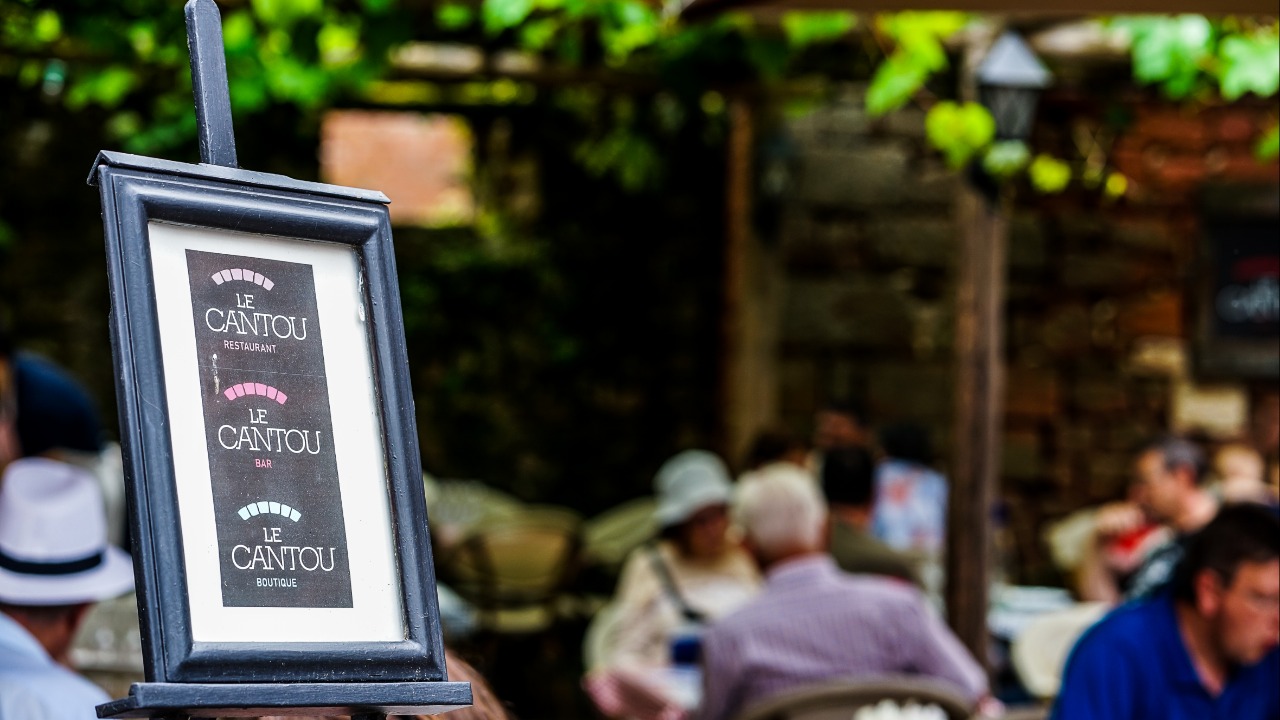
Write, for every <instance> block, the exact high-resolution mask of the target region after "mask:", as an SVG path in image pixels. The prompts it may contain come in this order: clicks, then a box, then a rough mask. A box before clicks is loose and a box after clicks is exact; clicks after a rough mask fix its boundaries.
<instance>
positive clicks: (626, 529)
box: [582, 497, 659, 571]
mask: <svg viewBox="0 0 1280 720" xmlns="http://www.w3.org/2000/svg"><path fill="white" fill-rule="evenodd" d="M657 506H658V501H657V499H655V498H653V497H641V498H635V499H633V500H628V501H627V502H624V503H622V504H621V505H618V506H616V507H612V508H610V509H608V510H605V511H604V512H602V513H600V514H599V515H597V516H595V517H593V518H591V519H589V520H587V521H586V523H584V525H583V528H582V535H583V555H584V557H585V559H586V560H587V562H591V563H595V564H597V565H600V566H602V567H605V568H608V569H611V570H614V571H616V570H618V569H619V568H621V567H622V563H623V562H624V561H625V560H626V559H627V556H628V555H629V554H630V553H631V551H632V550H634V549H636V548H637V547H640V546H641V545H643V544H644V543H645V542H646V541H648V540H650V539H652V538H653V537H655V536H656V535H657V534H658V529H659V528H658V520H657V518H655V517H654V515H653V513H654V510H655V509H656V508H657Z"/></svg>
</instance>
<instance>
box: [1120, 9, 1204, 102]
mask: <svg viewBox="0 0 1280 720" xmlns="http://www.w3.org/2000/svg"><path fill="white" fill-rule="evenodd" d="M1115 26H1116V27H1117V28H1118V29H1120V30H1121V31H1122V32H1124V33H1125V34H1126V35H1128V36H1129V38H1130V41H1131V42H1132V48H1133V50H1132V53H1133V75H1134V77H1135V78H1137V79H1138V81H1139V82H1142V83H1146V84H1158V85H1160V86H1161V87H1162V88H1163V89H1164V91H1165V93H1166V94H1168V95H1169V97H1172V98H1175V99H1179V98H1184V97H1186V96H1188V95H1190V94H1191V93H1192V91H1194V90H1196V89H1197V87H1198V86H1199V85H1200V83H1201V71H1202V70H1203V69H1204V68H1206V67H1208V61H1209V58H1210V57H1211V56H1212V53H1213V48H1212V45H1213V42H1214V40H1215V37H1216V33H1215V32H1214V27H1213V25H1212V24H1211V23H1210V22H1209V20H1208V19H1207V18H1205V17H1204V16H1202V15H1178V16H1176V17H1158V16H1149V17H1131V18H1120V19H1117V20H1116V21H1115Z"/></svg>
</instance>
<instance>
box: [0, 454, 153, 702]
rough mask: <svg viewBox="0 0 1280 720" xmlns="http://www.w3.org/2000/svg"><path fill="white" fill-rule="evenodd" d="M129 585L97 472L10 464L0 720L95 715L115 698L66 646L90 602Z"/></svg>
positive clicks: (0, 541)
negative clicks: (84, 672)
mask: <svg viewBox="0 0 1280 720" xmlns="http://www.w3.org/2000/svg"><path fill="white" fill-rule="evenodd" d="M132 588H133V565H132V563H131V561H130V559H129V556H128V555H127V554H125V553H124V552H123V551H121V550H119V549H118V548H116V547H114V546H111V545H109V544H108V542H107V524H106V517H105V515H104V512H103V502H102V493H101V490H100V489H99V487H98V484H97V482H96V481H95V480H94V478H93V476H92V475H90V474H88V473H87V472H85V471H84V470H81V469H80V468H78V467H76V466H74V465H68V464H66V463H61V462H57V461H55V460H49V459H45V458H25V459H21V460H15V461H14V462H12V463H10V464H9V465H8V467H6V468H5V470H4V475H3V478H2V479H0V720H10V718H21V720H63V719H64V718H65V719H68V720H70V719H74V718H86V719H87V718H95V717H97V715H96V712H95V710H94V708H95V706H97V705H99V704H101V703H103V702H106V701H107V700H109V698H108V697H107V696H106V693H104V692H103V691H102V690H101V689H99V688H98V687H97V686H95V685H94V684H92V683H90V682H89V681H88V680H85V679H84V678H81V677H80V676H78V675H76V674H75V673H74V672H72V671H71V670H69V669H67V667H65V663H66V662H67V655H68V652H69V651H70V649H71V644H72V641H73V640H74V638H75V635H76V631H77V630H78V629H79V628H80V624H81V622H82V621H83V620H84V617H85V615H86V614H87V613H88V611H89V608H91V607H92V606H93V604H94V603H96V602H98V601H99V600H105V599H108V598H111V597H115V596H117V595H122V594H124V593H126V592H128V591H129V590H131V589H132Z"/></svg>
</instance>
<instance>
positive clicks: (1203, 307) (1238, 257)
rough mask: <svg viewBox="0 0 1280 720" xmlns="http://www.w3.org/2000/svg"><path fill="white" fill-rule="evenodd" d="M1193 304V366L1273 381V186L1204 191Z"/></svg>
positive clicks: (1277, 193)
mask: <svg viewBox="0 0 1280 720" xmlns="http://www.w3.org/2000/svg"><path fill="white" fill-rule="evenodd" d="M1203 226H1204V232H1203V235H1202V238H1201V245H1200V253H1199V259H1198V267H1197V270H1196V273H1195V278H1194V283H1195V288H1194V290H1193V292H1194V297H1195V298H1196V302H1195V322H1194V327H1195V366H1196V370H1197V372H1198V373H1199V374H1201V375H1204V376H1208V377H1222V378H1258V379H1273V380H1274V379H1276V378H1280V255H1278V254H1277V246H1276V237H1277V234H1278V233H1280V188H1277V187H1276V186H1274V185H1270V186H1262V187H1236V188H1218V189H1215V190H1213V191H1211V192H1208V193H1206V196H1205V212H1204V218H1203Z"/></svg>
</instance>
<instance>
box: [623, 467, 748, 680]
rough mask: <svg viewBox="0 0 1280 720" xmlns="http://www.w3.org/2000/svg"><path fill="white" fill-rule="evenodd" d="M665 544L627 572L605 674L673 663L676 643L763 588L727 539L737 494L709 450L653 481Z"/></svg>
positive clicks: (636, 554)
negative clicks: (681, 633)
mask: <svg viewBox="0 0 1280 720" xmlns="http://www.w3.org/2000/svg"><path fill="white" fill-rule="evenodd" d="M654 485H655V490H656V492H657V497H658V508H657V510H656V511H655V514H656V516H657V520H658V524H659V526H660V527H661V528H662V532H661V535H660V539H659V540H658V541H657V542H656V543H650V544H647V545H644V546H642V547H640V548H637V549H636V550H635V551H633V552H632V553H631V556H630V557H629V558H628V559H627V561H626V563H625V565H624V566H623V570H622V575H621V578H620V580H619V582H618V589H617V592H616V594H615V595H614V600H613V612H614V613H615V614H614V618H613V623H611V624H612V626H613V629H614V631H613V632H612V633H611V634H610V636H609V637H608V638H607V639H606V641H605V643H604V647H603V648H602V650H603V652H602V657H601V658H600V660H601V661H602V662H601V664H602V665H604V666H606V667H610V666H612V667H620V666H636V665H640V666H661V665H666V664H669V663H670V662H671V649H670V648H671V642H672V638H673V636H674V635H675V634H676V633H677V632H678V631H681V630H682V629H684V628H687V627H688V626H691V625H692V626H697V625H701V624H704V623H706V622H709V621H711V620H714V619H715V618H718V617H721V616H723V615H724V614H726V613H728V612H730V611H732V610H735V609H737V608H738V607H739V606H741V605H742V604H743V603H744V602H746V601H747V600H749V599H750V598H751V597H752V596H753V595H755V594H756V592H758V591H759V588H760V574H759V571H758V570H757V569H756V566H755V564H754V563H753V562H752V560H751V558H750V557H749V556H748V555H747V554H746V552H745V551H743V550H742V548H741V547H739V546H738V544H737V543H736V542H734V541H733V540H731V538H730V536H729V499H730V496H731V494H732V489H731V485H730V482H729V473H728V471H727V470H726V469H725V466H724V463H723V462H721V461H720V458H718V457H716V456H715V455H714V454H712V453H709V452H706V451H704V450H687V451H685V452H682V453H680V454H678V455H676V456H675V457H673V458H671V459H670V460H668V461H667V462H666V463H664V464H663V466H662V467H661V468H660V469H659V470H658V474H657V477H656V478H655V480H654Z"/></svg>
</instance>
